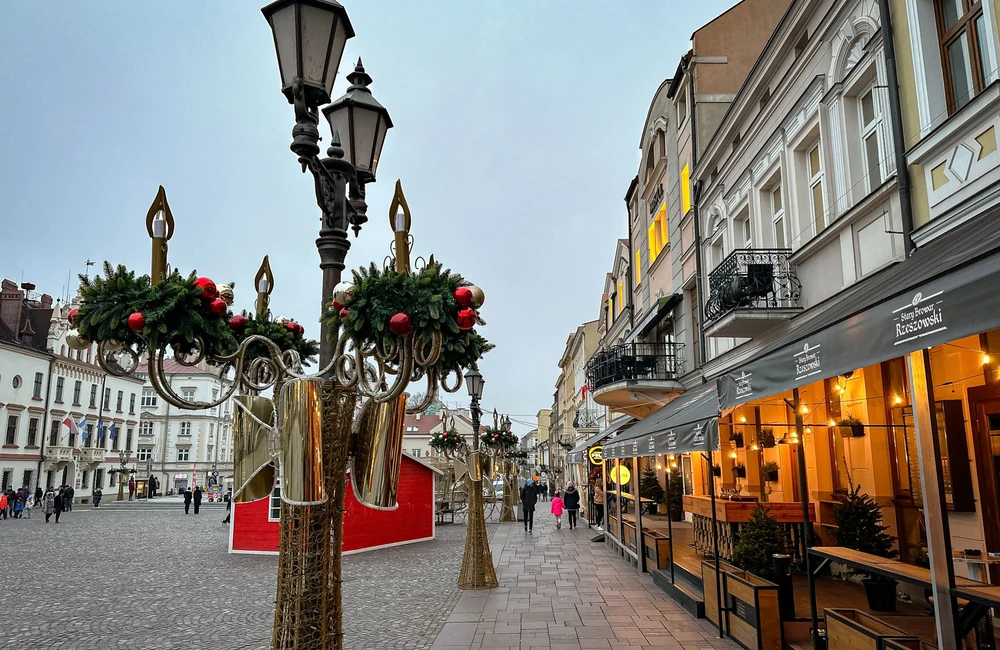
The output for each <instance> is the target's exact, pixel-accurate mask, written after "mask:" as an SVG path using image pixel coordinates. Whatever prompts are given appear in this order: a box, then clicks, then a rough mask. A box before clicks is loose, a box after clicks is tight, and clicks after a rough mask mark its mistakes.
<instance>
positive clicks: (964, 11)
mask: <svg viewBox="0 0 1000 650" xmlns="http://www.w3.org/2000/svg"><path fill="white" fill-rule="evenodd" d="M934 12H935V14H936V15H937V24H938V43H939V44H940V46H941V64H942V67H943V68H944V90H945V95H946V98H947V100H948V110H949V111H950V112H952V113H954V112H955V111H957V110H958V109H960V108H962V107H963V106H965V105H966V104H968V103H969V101H970V100H971V99H972V98H973V97H975V96H976V95H977V94H979V93H980V92H982V90H983V88H984V87H985V86H986V79H988V78H991V77H992V76H993V64H992V61H990V55H989V53H988V51H987V48H986V39H987V38H989V36H988V31H987V30H989V29H990V28H991V27H992V26H991V25H987V24H986V22H985V19H984V17H983V3H982V0H937V1H936V2H935V3H934ZM984 63H986V64H987V66H984Z"/></svg>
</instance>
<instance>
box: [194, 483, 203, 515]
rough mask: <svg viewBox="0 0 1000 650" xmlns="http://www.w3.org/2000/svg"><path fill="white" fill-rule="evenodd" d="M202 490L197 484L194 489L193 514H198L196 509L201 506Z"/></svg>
mask: <svg viewBox="0 0 1000 650" xmlns="http://www.w3.org/2000/svg"><path fill="white" fill-rule="evenodd" d="M202 494H204V492H202V491H201V486H200V485H199V486H197V487H196V488H195V489H194V514H198V509H199V508H201V495H202Z"/></svg>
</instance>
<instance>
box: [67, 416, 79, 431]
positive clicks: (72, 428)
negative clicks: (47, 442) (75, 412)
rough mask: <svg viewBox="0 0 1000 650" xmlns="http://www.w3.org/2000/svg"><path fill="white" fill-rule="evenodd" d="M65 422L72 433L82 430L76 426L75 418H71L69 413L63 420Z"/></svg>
mask: <svg viewBox="0 0 1000 650" xmlns="http://www.w3.org/2000/svg"><path fill="white" fill-rule="evenodd" d="M63 424H65V425H66V428H67V429H69V432H70V433H79V432H80V430H79V429H78V428H77V426H76V422H74V421H73V418H71V417H70V416H68V415H67V416H66V419H65V420H63Z"/></svg>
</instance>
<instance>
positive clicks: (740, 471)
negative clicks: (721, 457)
mask: <svg viewBox="0 0 1000 650" xmlns="http://www.w3.org/2000/svg"><path fill="white" fill-rule="evenodd" d="M733 474H734V475H735V476H736V478H746V477H747V468H746V467H734V468H733Z"/></svg>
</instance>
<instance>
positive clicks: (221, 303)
mask: <svg viewBox="0 0 1000 650" xmlns="http://www.w3.org/2000/svg"><path fill="white" fill-rule="evenodd" d="M213 286H214V285H213ZM228 309H229V305H227V304H226V301H225V300H223V299H222V298H215V299H213V300H212V302H210V303H208V311H210V312H212V315H213V316H224V315H225V313H226V311H227V310H228Z"/></svg>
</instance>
